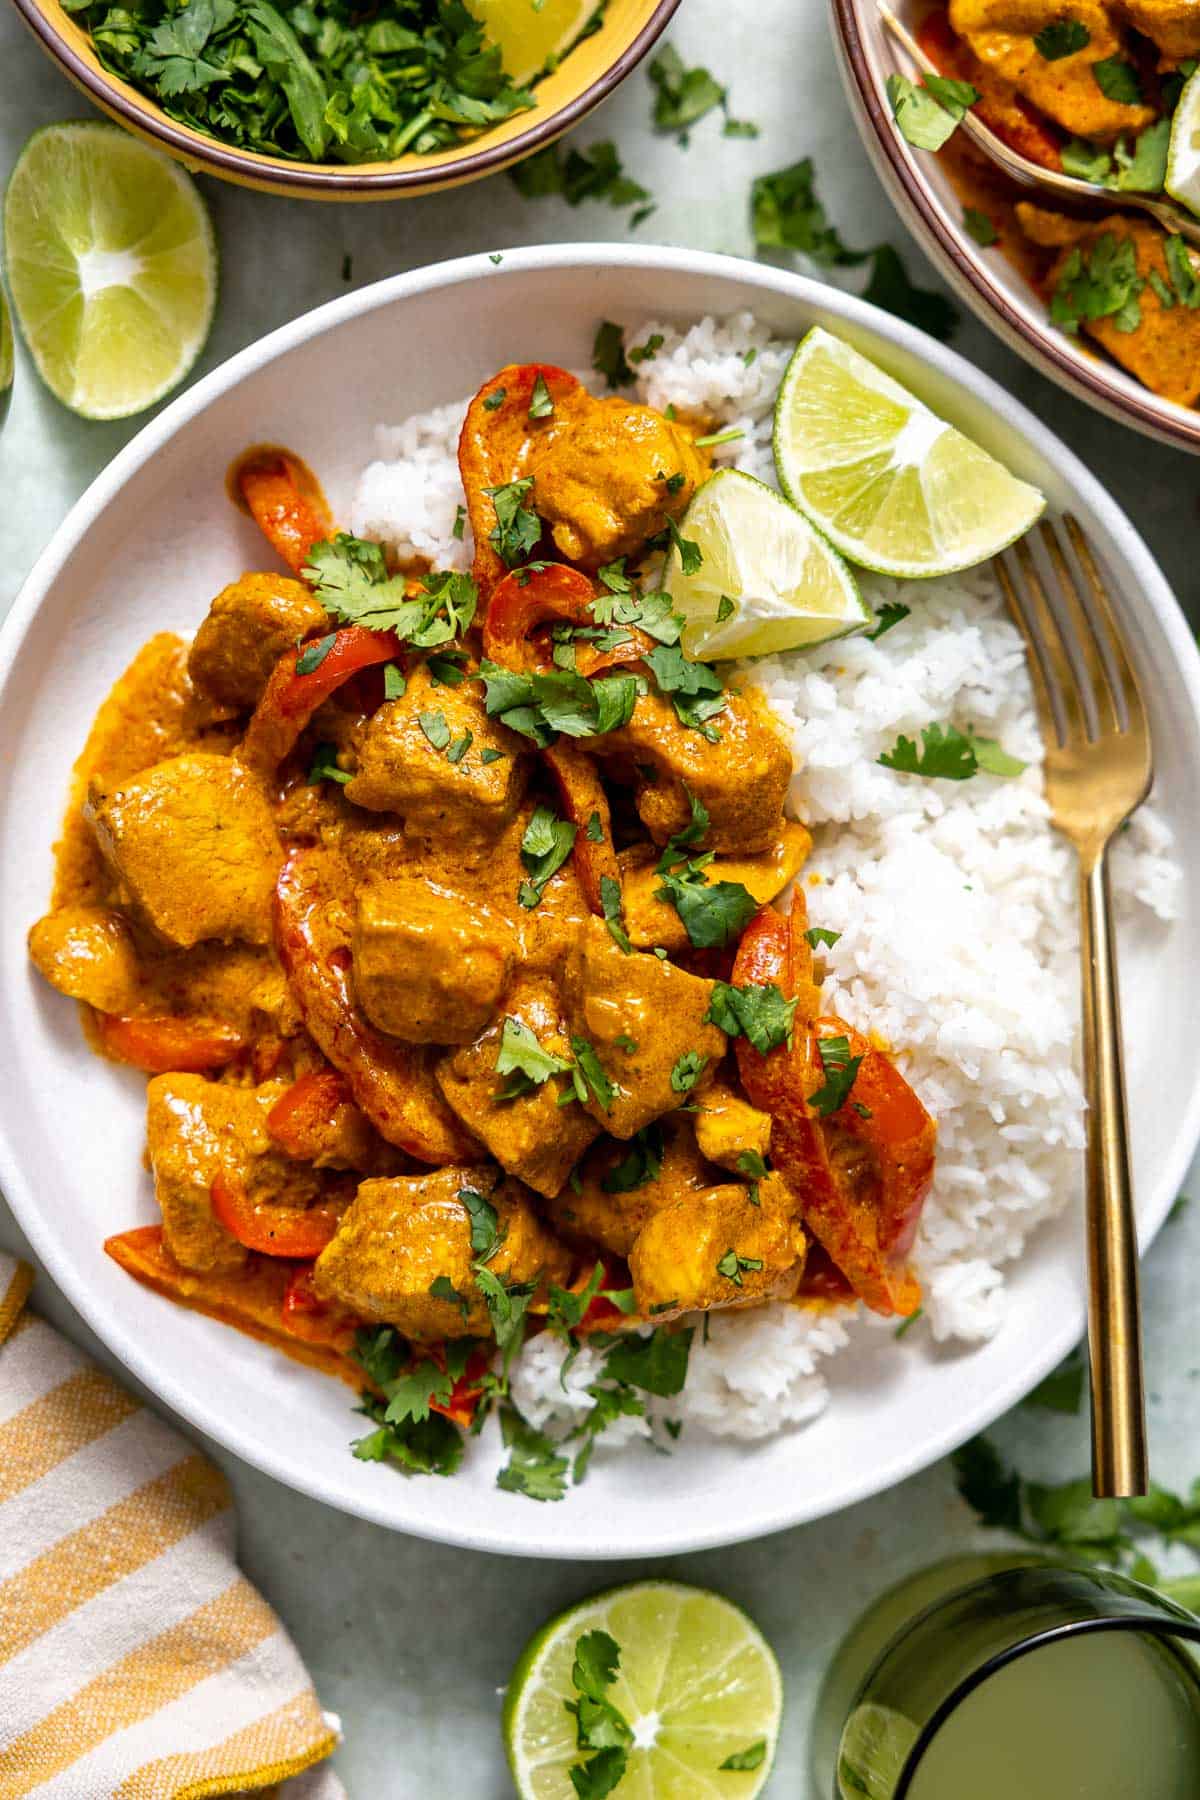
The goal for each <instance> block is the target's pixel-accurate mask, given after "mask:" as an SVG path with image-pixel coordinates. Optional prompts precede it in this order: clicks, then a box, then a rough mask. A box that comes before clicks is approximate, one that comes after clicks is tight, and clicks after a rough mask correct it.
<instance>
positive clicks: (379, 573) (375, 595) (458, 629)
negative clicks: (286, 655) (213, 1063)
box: [301, 531, 479, 673]
mask: <svg viewBox="0 0 1200 1800" xmlns="http://www.w3.org/2000/svg"><path fill="white" fill-rule="evenodd" d="M304 573H305V576H306V577H307V579H308V580H309V581H311V582H312V584H313V588H314V590H315V593H316V596H317V599H318V600H319V601H320V602H321V604H322V606H323V607H324V608H325V610H326V612H328V613H330V614H332V616H333V617H334V618H335V619H337V620H339V621H340V622H341V623H342V624H344V625H365V626H366V627H367V628H368V630H371V631H394V632H395V633H396V636H397V637H399V638H402V639H404V640H405V641H406V642H408V643H411V644H413V645H415V646H416V647H417V648H418V649H422V650H431V649H434V648H435V647H436V646H437V645H439V644H445V643H448V642H449V641H450V639H451V638H455V637H458V636H460V635H461V634H462V633H463V632H465V631H468V630H469V629H470V627H471V624H472V622H473V620H474V618H475V608H476V606H477V604H478V601H479V592H478V589H477V588H476V586H475V583H474V582H473V581H472V579H471V577H470V576H469V575H464V574H462V573H460V572H458V571H456V570H445V571H443V572H442V573H441V574H429V575H426V576H425V577H424V578H423V580H422V590H423V591H422V592H421V593H419V594H417V595H414V596H412V597H411V598H410V597H409V594H408V591H407V589H408V583H407V581H406V579H405V577H404V576H402V575H389V574H388V572H387V566H386V564H385V563H384V560H383V551H382V549H381V548H380V546H379V545H378V544H373V543H370V542H368V541H367V540H366V539H365V538H356V537H351V536H350V534H349V533H348V532H345V531H339V532H338V533H337V535H336V536H335V537H333V538H326V539H322V541H321V542H320V543H319V544H314V545H313V547H312V549H311V550H310V551H309V553H308V563H307V565H306V567H305V570H304ZM301 672H302V673H303V672H304V671H301Z"/></svg>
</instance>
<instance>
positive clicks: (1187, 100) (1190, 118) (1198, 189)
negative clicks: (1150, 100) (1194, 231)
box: [1163, 69, 1200, 218]
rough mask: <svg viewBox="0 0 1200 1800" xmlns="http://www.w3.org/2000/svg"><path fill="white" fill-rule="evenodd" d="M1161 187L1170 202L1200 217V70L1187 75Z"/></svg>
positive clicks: (1177, 110)
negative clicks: (1168, 195) (1172, 201)
mask: <svg viewBox="0 0 1200 1800" xmlns="http://www.w3.org/2000/svg"><path fill="white" fill-rule="evenodd" d="M1163 186H1164V187H1165V188H1166V190H1167V193H1168V194H1170V196H1171V198H1172V200H1178V202H1179V204H1180V205H1181V206H1186V207H1187V209H1188V211H1189V212H1190V213H1193V214H1194V215H1195V216H1196V217H1197V218H1200V69H1195V70H1193V72H1192V74H1191V75H1189V76H1188V79H1187V81H1186V83H1185V85H1184V89H1183V92H1182V93H1181V94H1180V96H1179V104H1178V106H1177V107H1176V108H1175V113H1174V116H1173V118H1172V120H1171V141H1170V144H1169V146H1168V148H1167V173H1166V177H1165V180H1164V182H1163Z"/></svg>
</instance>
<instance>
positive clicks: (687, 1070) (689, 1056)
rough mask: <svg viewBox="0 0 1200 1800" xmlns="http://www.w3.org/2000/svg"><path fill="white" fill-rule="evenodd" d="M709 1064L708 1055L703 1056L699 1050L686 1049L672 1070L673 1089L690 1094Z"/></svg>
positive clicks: (675, 1091)
mask: <svg viewBox="0 0 1200 1800" xmlns="http://www.w3.org/2000/svg"><path fill="white" fill-rule="evenodd" d="M707 1066H708V1058H707V1056H701V1054H700V1052H699V1051H698V1050H685V1051H684V1053H683V1055H682V1056H681V1057H680V1058H679V1059H678V1061H677V1062H676V1063H675V1066H674V1068H673V1069H672V1070H671V1088H672V1091H673V1092H674V1093H676V1094H690V1093H691V1091H692V1089H693V1088H694V1087H695V1085H696V1083H697V1082H698V1081H699V1079H700V1077H701V1075H703V1073H704V1071H705V1068H706V1067H707Z"/></svg>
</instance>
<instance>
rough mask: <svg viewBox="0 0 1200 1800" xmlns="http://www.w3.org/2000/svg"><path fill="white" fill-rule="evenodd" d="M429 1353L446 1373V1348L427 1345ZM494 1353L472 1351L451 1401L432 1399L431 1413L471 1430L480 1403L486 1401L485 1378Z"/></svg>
mask: <svg viewBox="0 0 1200 1800" xmlns="http://www.w3.org/2000/svg"><path fill="white" fill-rule="evenodd" d="M425 1354H426V1355H427V1356H428V1357H429V1360H430V1361H431V1362H433V1363H436V1364H437V1366H438V1368H439V1369H441V1370H443V1372H444V1371H445V1367H446V1346H445V1345H444V1344H427V1345H426V1346H425ZM491 1363H492V1353H491V1351H490V1350H488V1349H479V1350H472V1351H471V1353H470V1355H469V1356H468V1357H467V1360H466V1363H465V1365H464V1367H463V1372H462V1374H461V1375H460V1376H458V1377H457V1379H456V1380H455V1383H454V1386H453V1388H452V1389H451V1390H450V1398H449V1399H448V1400H445V1401H437V1400H431V1401H430V1402H429V1410H430V1412H435V1413H441V1415H442V1417H443V1418H444V1419H450V1420H451V1421H452V1422H453V1423H454V1424H455V1425H457V1426H459V1427H460V1428H461V1429H462V1430H463V1431H469V1430H470V1428H471V1426H472V1425H473V1423H474V1421H475V1414H476V1412H477V1411H478V1408H479V1402H480V1401H481V1400H482V1398H483V1377H484V1375H485V1374H486V1373H487V1371H488V1369H489V1368H490V1367H491Z"/></svg>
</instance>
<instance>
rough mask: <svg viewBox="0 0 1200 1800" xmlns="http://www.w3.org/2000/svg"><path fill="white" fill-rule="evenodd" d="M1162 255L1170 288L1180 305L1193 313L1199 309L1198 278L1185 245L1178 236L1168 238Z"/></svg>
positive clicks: (1199, 287) (1199, 277) (1199, 285)
mask: <svg viewBox="0 0 1200 1800" xmlns="http://www.w3.org/2000/svg"><path fill="white" fill-rule="evenodd" d="M1163 254H1164V256H1165V257H1166V259H1167V271H1168V273H1169V275H1170V277H1171V286H1172V287H1173V288H1174V290H1175V293H1176V295H1177V296H1178V298H1179V300H1180V302H1181V304H1182V305H1184V306H1186V307H1188V308H1190V309H1191V310H1192V311H1193V312H1194V311H1195V310H1196V308H1197V307H1200V276H1197V273H1196V265H1195V264H1194V262H1193V261H1192V256H1191V252H1190V251H1189V250H1188V247H1187V244H1186V243H1185V242H1184V240H1183V238H1181V237H1179V236H1178V235H1174V236H1172V237H1169V238H1167V240H1166V242H1165V243H1164V245H1163Z"/></svg>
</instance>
